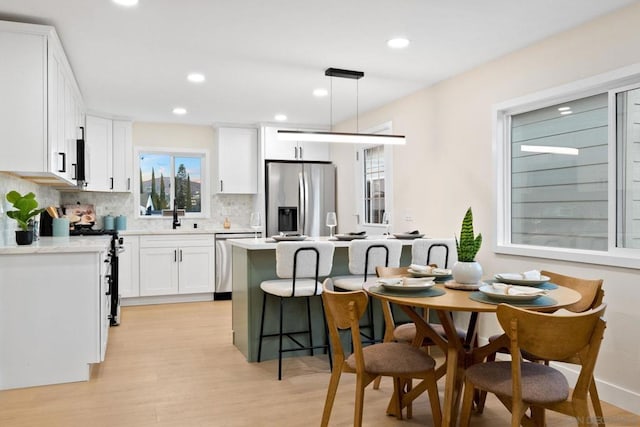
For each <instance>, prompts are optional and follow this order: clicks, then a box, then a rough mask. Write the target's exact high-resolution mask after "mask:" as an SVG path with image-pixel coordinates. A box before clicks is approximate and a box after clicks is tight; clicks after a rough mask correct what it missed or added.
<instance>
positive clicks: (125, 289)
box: [118, 236, 140, 298]
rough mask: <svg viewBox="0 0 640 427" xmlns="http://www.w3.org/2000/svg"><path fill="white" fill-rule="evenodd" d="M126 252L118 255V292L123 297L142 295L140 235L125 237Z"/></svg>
mask: <svg viewBox="0 0 640 427" xmlns="http://www.w3.org/2000/svg"><path fill="white" fill-rule="evenodd" d="M123 245H124V252H121V253H120V254H119V255H118V292H119V293H120V296H121V297H122V298H130V297H138V296H140V284H139V277H140V261H139V257H138V256H139V254H140V244H139V239H138V236H125V237H124V243H123Z"/></svg>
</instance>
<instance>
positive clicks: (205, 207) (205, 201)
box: [133, 146, 211, 220]
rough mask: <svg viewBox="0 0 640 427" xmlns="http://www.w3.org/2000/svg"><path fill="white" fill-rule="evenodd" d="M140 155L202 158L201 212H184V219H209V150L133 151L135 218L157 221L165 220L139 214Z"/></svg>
mask: <svg viewBox="0 0 640 427" xmlns="http://www.w3.org/2000/svg"><path fill="white" fill-rule="evenodd" d="M140 153H153V154H166V155H169V156H173V157H180V156H194V157H196V156H201V157H202V164H201V167H202V171H201V172H202V182H201V183H200V192H201V197H202V199H201V200H200V203H201V205H200V206H201V208H202V210H201V212H185V214H184V218H186V219H208V218H210V217H211V208H210V206H211V194H210V191H209V189H210V188H211V187H210V172H209V154H210V153H209V150H205V149H192V148H181V149H180V150H172V149H170V148H166V147H144V146H137V147H135V149H134V159H133V162H134V165H133V167H134V171H135V173H134V174H133V175H134V187H133V188H135V191H134V198H135V209H136V212H135V214H136V215H135V216H136V218H137V219H148V220H157V219H165V220H166V219H167V218H166V217H163V216H162V215H141V214H140V212H139V207H140V206H141V205H140V192H139V191H138V189H139V188H140V173H139V171H140Z"/></svg>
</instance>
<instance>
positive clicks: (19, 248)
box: [0, 235, 111, 255]
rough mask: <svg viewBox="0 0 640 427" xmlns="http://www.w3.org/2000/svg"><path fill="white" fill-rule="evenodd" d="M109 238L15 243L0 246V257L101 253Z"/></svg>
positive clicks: (87, 237) (76, 238) (72, 238)
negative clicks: (27, 243) (25, 243)
mask: <svg viewBox="0 0 640 427" xmlns="http://www.w3.org/2000/svg"><path fill="white" fill-rule="evenodd" d="M110 241H111V236H109V235H104V236H70V237H40V239H39V240H37V241H35V242H33V243H32V244H30V245H16V244H15V243H12V244H8V245H5V246H0V255H19V254H41V253H74V252H102V251H104V250H105V249H108V247H109V243H110Z"/></svg>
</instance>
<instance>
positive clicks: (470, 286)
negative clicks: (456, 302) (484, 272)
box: [444, 280, 487, 291]
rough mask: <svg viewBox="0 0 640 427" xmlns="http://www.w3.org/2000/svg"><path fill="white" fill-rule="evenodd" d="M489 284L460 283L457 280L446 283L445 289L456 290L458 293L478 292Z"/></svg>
mask: <svg viewBox="0 0 640 427" xmlns="http://www.w3.org/2000/svg"><path fill="white" fill-rule="evenodd" d="M486 284H487V282H478V283H458V282H456V281H455V280H448V281H446V282H444V287H445V288H448V289H455V290H458V291H477V290H478V289H480V288H481V287H482V286H485V285H486Z"/></svg>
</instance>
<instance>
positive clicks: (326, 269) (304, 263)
mask: <svg viewBox="0 0 640 427" xmlns="http://www.w3.org/2000/svg"><path fill="white" fill-rule="evenodd" d="M310 248H313V249H315V250H316V251H317V252H316V251H314V250H312V249H310ZM333 251H334V246H333V243H331V242H304V241H302V242H279V243H278V244H277V245H276V274H277V276H278V277H279V278H281V279H291V278H293V277H294V274H295V277H296V278H298V279H300V278H309V277H315V276H316V263H317V272H318V276H319V277H324V276H328V275H329V274H331V267H332V266H333ZM296 254H297V255H296ZM316 260H317V261H316ZM294 265H295V272H294Z"/></svg>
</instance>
